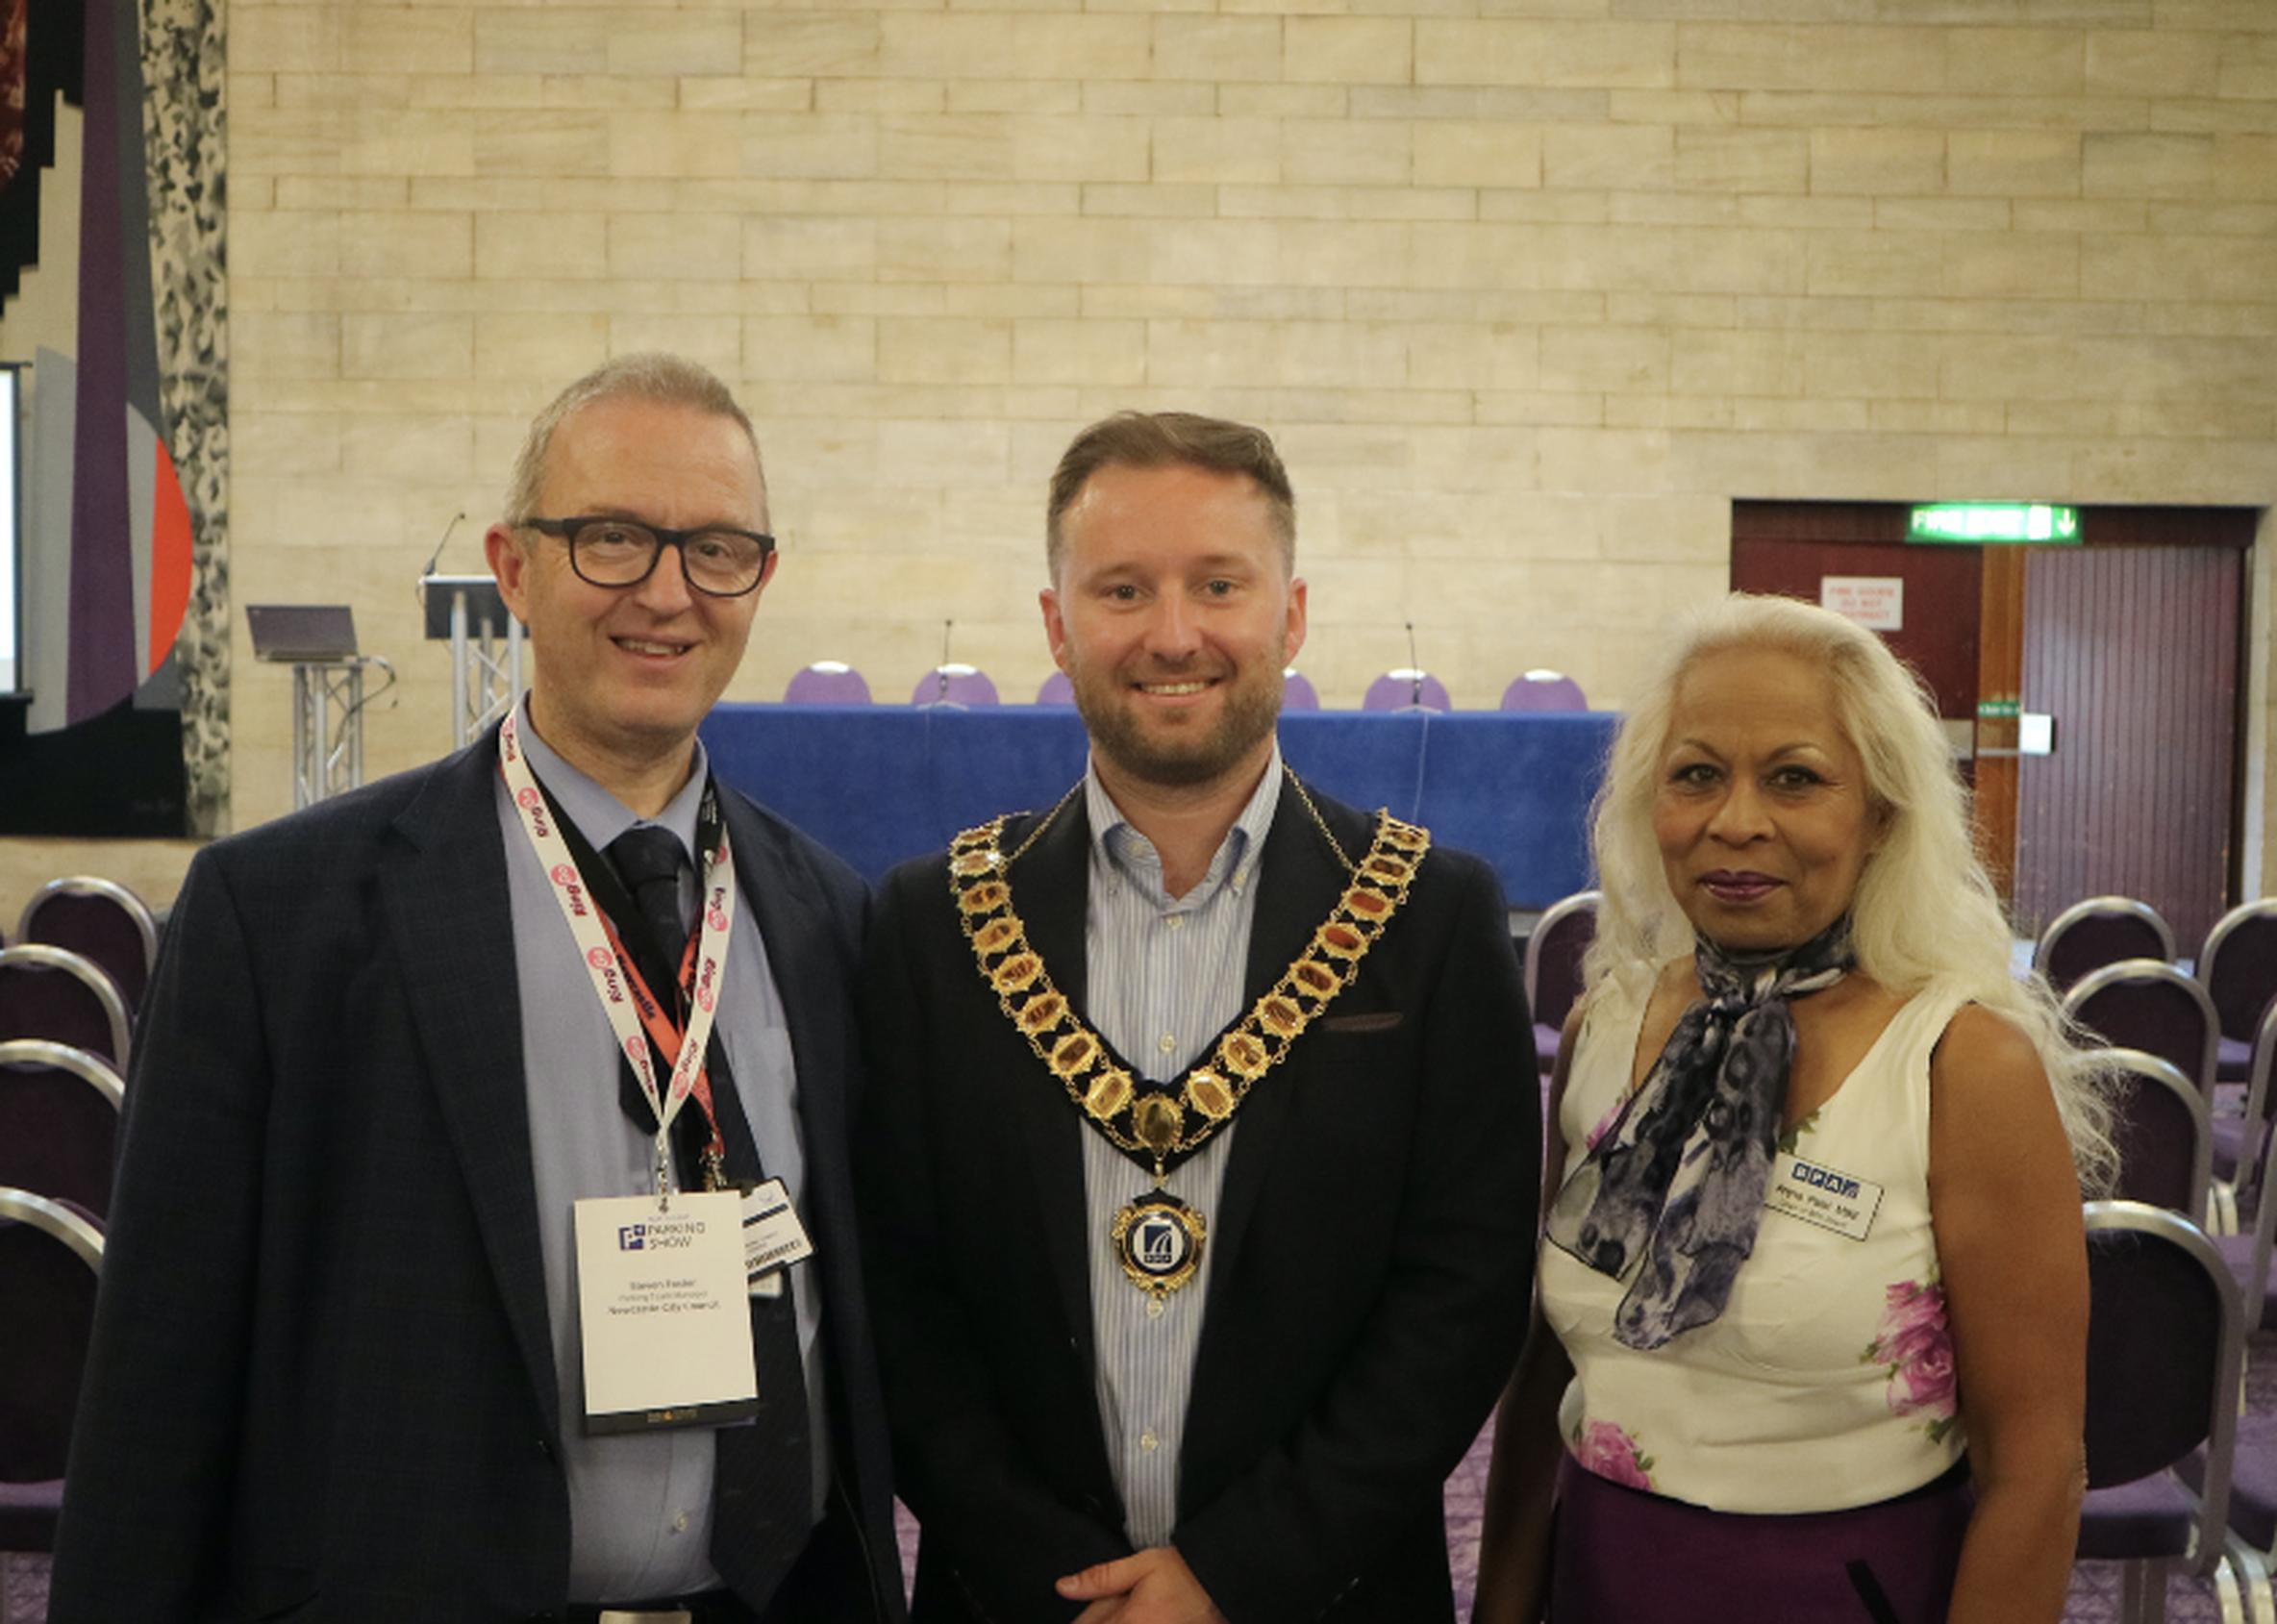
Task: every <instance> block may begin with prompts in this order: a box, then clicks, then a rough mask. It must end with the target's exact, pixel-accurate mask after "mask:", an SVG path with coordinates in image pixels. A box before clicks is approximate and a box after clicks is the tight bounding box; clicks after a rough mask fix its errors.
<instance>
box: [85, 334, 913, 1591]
mask: <svg viewBox="0 0 2277 1624" xmlns="http://www.w3.org/2000/svg"><path fill="white" fill-rule="evenodd" d="M485 545H486V548H487V550H488V556H489V559H490V563H491V567H492V569H493V570H494V572H495V573H496V575H497V579H498V584H499V589H500V591H501V592H502V594H503V595H504V597H505V599H506V602H507V604H508V605H509V607H510V608H511V609H512V610H513V612H514V613H515V614H516V615H517V616H518V617H519V618H520V619H522V620H523V621H524V622H525V623H526V624H527V625H528V627H529V631H530V639H531V642H532V645H533V647H534V650H535V653H536V658H537V666H536V670H537V676H536V680H535V681H534V682H533V684H532V686H531V688H530V691H529V693H528V694H527V695H526V696H525V697H524V699H523V700H522V702H521V703H520V704H519V705H518V706H516V708H515V709H514V711H513V713H512V714H511V715H510V716H509V717H508V718H507V719H506V720H505V722H504V723H503V724H502V726H501V727H500V728H499V729H498V730H497V731H495V732H494V733H492V734H491V735H490V736H489V737H486V738H484V739H483V740H482V741H481V742H479V743H478V744H475V745H473V746H470V747H469V748H467V749H465V750H463V751H461V752H459V753H458V754H457V755H455V756H452V757H450V758H448V759H446V760H444V761H442V762H437V763H435V764H433V765H431V766H428V767H425V768H421V769H418V770H416V771H413V772H411V773H406V774H403V775H401V776H399V777H396V778H392V779H389V780H388V781H386V782H385V783H382V784H378V785H374V786H372V787H369V788H367V789H364V790H362V791H359V792H357V793H355V794H352V795H348V796H343V797H340V798H338V799H337V800H334V801H329V802H326V803H324V804H323V805H321V806H318V807H315V808H312V809H310V810H309V811H307V812H301V813H298V814H295V815H294V816H292V817H290V818H287V819H284V820H281V821H280V822H278V823H276V824H274V825H271V826H269V827H267V828H265V829H262V830H258V831H254V832H252V833H249V834H247V835H244V836H241V837H238V838H235V839H231V840H226V841H222V842H220V843H218V844H216V845H214V846H213V847H211V848H209V849H208V850H207V851H205V852H203V853H201V854H200V855H199V857H198V858H197V859H196V861H195V862H193V863H192V864H191V866H190V870H189V873H188V878H187V879H186V881H185V883H184V887H183V892H182V896H181V899H180V901H179V903H178V904H177V907H176V910H175V912H174V916H173V922H172V927H171V929H170V932H169V936H168V940H167V945H166V951H165V953H164V955H163V958H162V960H161V962H160V966H159V970H158V974H157V977H156V979H155V981H154V983H153V986H152V988H151V991H150V995H149V1001H148V1003H147V1005H146V1008H145V1012H144V1016H143V1022H144V1024H143V1027H142V1032H141V1036H140V1037H139V1039H138V1044H137V1053H136V1069H135V1076H134V1081H133V1086H132V1096H131V1097H132V1100H133V1104H132V1105H131V1106H130V1108H129V1110H128V1113H127V1118H126V1124H125V1132H124V1144H123V1151H122V1162H121V1169H120V1175H119V1181H118V1194H117V1199H116V1202H115V1204H114V1208H113V1223H112V1228H111V1233H110V1245H109V1251H108V1256H107V1258H106V1261H105V1268H104V1281H103V1290H102V1297H101V1302H100V1306H99V1309H98V1313H97V1326H96V1338H95V1345H94V1348H93V1351H92V1354H91V1357H90V1359H89V1362H88V1372H87V1378H86V1387H85V1398H84V1403H83V1406H82V1412H81V1416H80V1421H79V1432H78V1435H77V1438H76V1447H75V1449H74V1453H73V1457H72V1463H71V1475H70V1479H69V1484H68V1491H67V1503H68V1505H69V1508H70V1510H69V1512H68V1514H67V1515H66V1517H65V1519H64V1524H63V1533H62V1537H61V1539H60V1542H59V1546H58V1553H57V1559H56V1567H55V1575H54V1587H53V1592H52V1597H51V1609H50V1616H51V1617H52V1618H53V1619H55V1620H57V1621H58V1624H75V1621H85V1624H98V1621H100V1624H115V1621H117V1620H121V1619H129V1618H131V1619H135V1620H137V1621H138V1624H163V1621H168V1620H177V1619H179V1620H188V1619H193V1618H196V1619H204V1618H213V1617H233V1618H234V1617H247V1618H251V1617H263V1618H265V1617H273V1616H285V1615H288V1614H289V1615H295V1616H307V1617H311V1618H315V1617H324V1618H339V1619H365V1618H370V1619H378V1618H383V1617H387V1618H407V1619H409V1618H415V1619H419V1620H421V1621H423V1624H425V1621H442V1620H455V1619H467V1620H474V1619H532V1620H535V1619H549V1620H556V1621H563V1620H565V1621H567V1624H595V1621H612V1624H633V1621H659V1620H681V1621H687V1620H695V1621H698V1624H716V1621H723V1620H732V1621H735V1624H754V1621H763V1624H793V1621H804V1620H810V1619H814V1620H819V1619H829V1620H833V1621H834V1624H835V1621H838V1620H869V1619H878V1620H892V1619H898V1618H899V1617H900V1616H901V1614H902V1603H901V1587H900V1574H899V1570H898V1567H897V1565H896V1562H895V1556H894V1549H893V1543H892V1533H891V1526H890V1516H889V1511H888V1505H889V1502H888V1492H889V1490H888V1461H887V1451H886V1445H885V1440H884V1429H883V1422H882V1419H881V1414H880V1405H879V1402H878V1399H877V1396H876V1392H877V1384H876V1376H875V1373H874V1368H873V1360H872V1355H871V1351H870V1340H869V1333H868V1327H867V1323H866V1320H865V1317H864V1312H863V1302H862V1297H861V1291H860V1272H859V1262H858V1258H857V1239H856V1236H855V1234H854V1230H853V1223H852V1212H851V1197H850V1174H849V1171H848V1167H847V1157H846V1147H845V1142H844V1140H845V1130H846V1120H847V1116H848V1114H849V1102H848V1100H847V1097H846V1096H847V1093H848V1091H849V1084H850V1082H851V1080H852V1077H853V1075H854V1071H855V1067H856V1065H857V1063H858V1062H857V1058H856V1056H857V1037H856V1032H855V1027H854V1021H853V1011H852V1000H851V995H850V991H849V986H850V981H851V978H852V975H853V973H854V965H855V962H856V958H857V954H858V951H859V937H860V933H861V927H862V921H863V911H864V899H863V888H862V886H861V883H860V881H859V880H858V879H857V878H856V876H855V875H854V874H853V873H852V872H851V871H850V870H848V869H847V868H846V867H845V866H844V865H843V864H842V863H840V862H838V861H837V860H836V859H834V858H832V857H830V856H829V855H828V854H827V853H825V852H823V851H822V850H821V849H820V848H819V847H817V846H815V845H814V844H813V842H811V841H809V840H807V839H806V838H805V837H802V836H800V835H799V834H798V833H797V832H796V831H794V830H792V829H790V828H789V827H788V825H785V824H783V823H782V822H780V821H779V820H778V819H776V818H774V817H773V816H772V815H771V814H769V813H767V812H764V811H763V810H762V809H760V808H759V807H757V806H755V805H753V804H752V803H751V802H749V801H747V800H745V799H744V798H742V797H741V796H740V795H738V794H737V793H736V792H735V791H734V790H732V789H729V788H728V787H725V786H723V785H719V784H716V783H715V782H713V779H712V776H711V773H710V770H709V767H708V765H707V762H706V758H705V753H704V749H703V746H702V744H701V743H700V742H699V741H698V740H697V738H696V727H697V724H698V723H699V722H700V721H702V719H703V717H704V715H705V714H706V712H709V711H710V709H711V708H712V706H713V703H714V702H715V701H716V700H717V699H718V697H719V695H720V693H721V692H722V691H723V690H724V688H725V687H726V686H727V683H728V681H729V679H730V678H731V677H732V676H733V675H734V674H735V671H736V668H737V666H738V663H739V662H740V661H741V659H742V655H743V648H744V643H745V641H746V639H747V637H748V636H749V634H750V629H751V620H752V615H753V612H754V611H755V610H756V608H757V606H758V602H759V599H760V597H761V595H762V591H763V588H764V587H765V585H766V583H767V581H768V579H769V578H770V577H771V575H772V574H773V571H774V567H775V552H774V541H773V539H772V537H770V536H769V535H768V524H767V502H766V487H765V482H764V477H763V473H762V470H761V466H760V460H759V452H758V445H757V442H756V440H755V438H754V437H753V435H752V431H751V425H750V422H749V419H748V418H747V417H746V416H745V415H744V413H743V412H742V411H741V410H740V409H739V408H738V406H737V405H736V403H735V401H734V399H733V397H732V396H731V395H730V394H729V393H728V391H727V389H726V388H725V387H724V386H722V385H721V384H720V383H719V381H718V380H717V379H715V378H713V376H712V375H711V374H710V373H708V372H706V371H704V370H703V369H702V368H700V367H697V366H695V365H693V364H691V363H689V362H684V361H680V360H677V359H675V358H672V357H667V356H635V357H628V358H625V359H623V360H619V361H616V362H611V363H610V364H609V365H607V366H604V367H602V368H601V369H600V370H598V371H596V372H594V373H592V374H590V375H589V376H588V377H586V378H584V379H581V380H580V381H579V382H578V383H576V384H573V385H571V386H570V387H569V388H568V389H567V390H565V391H564V392H563V394H562V395H561V397H560V398H558V399H557V400H556V401H555V402H554V403H553V404H552V405H551V406H549V407H548V408H547V409H546V411H545V412H542V413H540V414H539V416H538V419H537V421H536V422H535V423H534V424H533V425H532V427H531V431H530V435H529V437H528V440H527V442H526V443H525V445H524V447H523V450H522V454H521V457H520V460H519V462H517V464H516V467H515V470H514V476H513V487H512V490H511V492H510V494H509V498H508V503H507V512H506V516H505V517H504V518H503V519H501V520H500V521H499V522H498V523H497V524H494V525H492V526H491V527H490V529H489V531H488V535H487V536H486V537H485Z"/></svg>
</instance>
